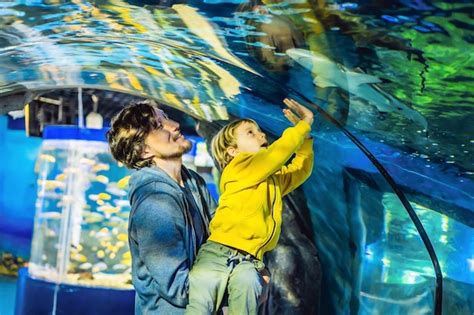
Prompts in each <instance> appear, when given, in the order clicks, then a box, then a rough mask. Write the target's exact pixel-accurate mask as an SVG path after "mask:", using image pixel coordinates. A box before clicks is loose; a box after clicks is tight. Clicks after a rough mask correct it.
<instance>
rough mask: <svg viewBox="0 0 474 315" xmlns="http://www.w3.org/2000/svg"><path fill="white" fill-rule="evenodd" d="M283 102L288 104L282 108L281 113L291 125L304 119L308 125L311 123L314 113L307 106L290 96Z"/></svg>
mask: <svg viewBox="0 0 474 315" xmlns="http://www.w3.org/2000/svg"><path fill="white" fill-rule="evenodd" d="M283 103H285V105H286V106H288V108H285V109H283V114H284V115H285V117H286V118H287V119H288V120H289V121H290V122H291V123H292V124H293V125H296V124H297V123H298V122H299V121H300V120H304V121H306V122H307V123H308V124H309V125H310V126H311V125H312V124H313V118H314V115H313V112H312V111H310V110H309V109H308V108H306V107H304V106H303V105H301V104H300V103H298V102H297V101H295V100H293V99H291V98H285V99H284V100H283Z"/></svg>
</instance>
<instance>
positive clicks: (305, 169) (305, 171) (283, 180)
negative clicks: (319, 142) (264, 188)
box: [275, 139, 314, 196]
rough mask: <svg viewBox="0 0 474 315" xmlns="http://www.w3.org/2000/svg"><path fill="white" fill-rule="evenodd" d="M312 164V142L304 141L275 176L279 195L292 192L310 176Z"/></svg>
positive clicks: (309, 140)
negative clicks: (287, 163)
mask: <svg viewBox="0 0 474 315" xmlns="http://www.w3.org/2000/svg"><path fill="white" fill-rule="evenodd" d="M313 164H314V153H313V140H312V139H306V140H305V141H304V142H303V145H302V146H301V147H300V148H299V149H298V151H296V155H295V157H294V158H293V160H292V161H291V163H290V164H289V165H287V166H283V167H282V168H281V170H280V171H279V172H277V173H276V174H275V176H276V177H277V178H278V180H279V181H280V185H281V194H282V196H285V195H286V194H288V193H290V192H292V191H293V190H294V189H296V188H297V187H298V186H299V185H301V184H302V183H304V181H305V180H306V179H308V177H309V176H310V175H311V172H312V170H313Z"/></svg>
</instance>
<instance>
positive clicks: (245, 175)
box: [223, 99, 313, 186]
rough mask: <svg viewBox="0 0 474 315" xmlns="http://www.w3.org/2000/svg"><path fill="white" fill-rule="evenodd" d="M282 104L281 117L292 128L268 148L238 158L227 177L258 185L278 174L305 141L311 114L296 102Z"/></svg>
mask: <svg viewBox="0 0 474 315" xmlns="http://www.w3.org/2000/svg"><path fill="white" fill-rule="evenodd" d="M284 103H285V104H286V105H287V106H288V109H284V110H283V113H284V115H285V117H286V118H287V119H288V120H289V121H290V122H292V123H293V124H294V125H295V126H294V127H290V128H287V129H286V130H285V131H284V132H283V134H282V136H281V137H280V138H278V139H277V140H276V141H275V142H273V143H272V144H271V145H270V146H269V147H268V148H266V149H262V150H260V151H259V152H257V153H255V154H248V155H243V156H241V157H240V158H238V160H237V161H235V162H234V163H233V167H232V170H233V171H232V174H229V176H233V177H234V178H240V179H241V180H243V181H246V182H247V183H248V185H249V186H253V185H255V184H257V183H260V182H262V181H263V180H265V179H266V178H268V177H269V176H270V175H273V174H275V173H276V172H278V171H279V170H280V169H281V168H282V166H283V165H284V164H285V163H286V162H287V161H288V160H289V159H290V158H291V157H292V156H293V154H294V153H295V152H296V151H297V150H298V149H299V148H300V146H301V145H302V144H303V141H304V139H305V138H308V137H309V132H310V131H311V124H312V122H313V113H312V112H311V111H310V110H309V109H307V108H306V107H304V106H302V105H300V104H299V103H297V102H296V101H293V100H290V99H285V100H284ZM223 176H224V175H223Z"/></svg>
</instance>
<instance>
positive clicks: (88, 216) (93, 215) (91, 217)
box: [82, 211, 104, 223]
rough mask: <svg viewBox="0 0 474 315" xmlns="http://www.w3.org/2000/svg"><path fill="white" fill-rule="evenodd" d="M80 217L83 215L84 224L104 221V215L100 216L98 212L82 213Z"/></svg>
mask: <svg viewBox="0 0 474 315" xmlns="http://www.w3.org/2000/svg"><path fill="white" fill-rule="evenodd" d="M82 215H83V217H84V221H86V223H98V222H102V221H103V220H104V215H103V214H100V213H98V212H92V211H83V212H82Z"/></svg>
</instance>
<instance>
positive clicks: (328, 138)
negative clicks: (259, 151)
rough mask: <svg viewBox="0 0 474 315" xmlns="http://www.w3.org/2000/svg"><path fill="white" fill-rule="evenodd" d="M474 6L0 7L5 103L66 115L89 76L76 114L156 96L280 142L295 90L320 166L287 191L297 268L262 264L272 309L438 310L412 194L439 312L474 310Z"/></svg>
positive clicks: (286, 249)
mask: <svg viewBox="0 0 474 315" xmlns="http://www.w3.org/2000/svg"><path fill="white" fill-rule="evenodd" d="M470 10H472V5H471V4H470V3H465V2H462V1H461V2H449V3H448V2H434V1H433V2H427V1H421V2H420V1H417V2H410V1H388V2H387V3H386V2H381V3H376V2H374V1H359V2H352V3H348V2H342V1H327V2H324V1H318V2H313V1H305V0H301V1H264V2H263V3H260V2H259V3H254V2H251V3H247V2H243V1H228V2H226V1H214V0H207V1H204V2H199V1H189V2H187V3H181V4H174V5H172V3H171V5H170V4H169V3H168V2H167V1H161V2H159V3H158V1H112V0H111V1H79V0H78V1H71V2H64V1H55V0H50V1H9V2H3V3H1V4H0V95H1V97H2V98H1V104H0V105H1V107H0V110H1V111H2V113H7V112H12V111H15V110H21V109H22V108H23V106H24V105H25V104H27V103H30V113H29V115H30V120H33V121H36V123H32V124H31V127H35V126H41V125H44V124H48V123H52V122H54V123H75V117H76V115H77V101H76V100H77V93H75V92H74V90H75V89H76V88H78V87H81V88H82V89H84V91H85V95H86V96H84V103H85V107H84V115H86V114H88V113H89V112H91V111H92V110H93V106H92V105H91V104H92V103H91V100H90V94H87V91H92V92H93V93H95V94H98V95H100V96H99V106H98V107H97V112H98V113H100V114H101V115H103V117H104V118H105V119H106V120H107V119H110V117H111V116H112V115H113V114H114V113H115V112H117V111H118V110H119V109H120V108H121V107H122V106H124V104H125V103H126V102H127V101H128V100H130V99H133V98H134V97H150V98H153V99H156V100H157V101H158V102H160V103H162V104H164V105H166V106H168V107H170V108H174V109H177V110H178V111H179V112H182V113H184V114H185V115H181V116H179V115H180V114H179V112H177V113H176V114H177V115H178V117H181V118H182V123H183V124H184V125H186V123H184V121H185V120H187V121H188V122H189V124H190V125H193V123H192V120H191V121H190V118H189V117H193V118H194V119H195V120H198V121H200V124H199V125H200V132H201V134H203V135H204V136H207V137H209V136H210V134H212V130H215V128H217V126H219V125H220V124H221V123H222V122H221V120H227V119H231V118H232V117H249V118H252V119H255V120H256V121H257V122H258V123H259V125H260V126H261V127H262V128H263V129H264V130H265V131H266V132H267V133H268V134H270V135H273V136H278V135H280V134H281V132H282V131H283V130H284V128H286V127H287V126H289V123H288V122H287V121H285V118H284V117H283V115H282V114H281V108H282V103H281V101H282V99H283V98H284V97H286V96H291V97H295V98H296V99H298V100H300V101H301V102H303V103H305V104H307V105H308V106H310V107H311V108H312V109H313V110H314V112H315V113H317V114H316V116H317V121H316V122H315V124H314V127H313V132H312V135H313V137H314V138H315V147H314V149H315V167H314V171H313V174H312V176H311V178H310V179H309V180H308V181H307V182H306V183H305V184H304V185H303V187H302V188H301V191H299V192H297V193H296V194H295V195H294V196H291V197H290V198H288V201H287V205H286V206H287V208H288V209H287V210H288V211H287V212H286V215H288V218H287V220H286V221H284V222H285V223H284V227H283V234H282V239H281V240H280V245H279V248H277V249H276V250H275V251H274V252H272V253H271V254H270V255H271V256H274V257H273V258H272V259H275V260H274V261H277V258H278V255H282V256H280V257H286V258H287V261H288V262H289V263H288V264H286V265H284V264H274V265H271V263H270V268H272V270H273V271H274V274H273V280H274V283H275V286H276V287H275V290H277V291H276V292H280V295H275V296H274V299H273V300H272V299H271V301H270V302H271V303H270V306H269V309H268V312H269V313H285V312H287V313H292V314H294V313H297V312H301V313H302V314H307V313H312V312H315V304H317V302H315V299H316V297H317V296H318V295H320V310H321V313H322V314H346V313H351V314H355V313H360V314H373V313H381V312H384V311H387V312H394V313H401V312H408V313H414V314H431V313H434V311H435V304H436V303H435V296H436V295H435V291H436V289H437V288H438V290H440V285H439V280H440V279H438V284H437V279H436V277H435V274H436V272H435V269H434V267H433V262H432V261H431V259H430V255H429V253H428V249H427V247H426V246H425V244H424V243H423V241H422V240H421V237H420V232H419V230H418V229H417V228H416V227H415V224H414V223H413V220H412V218H411V217H410V216H409V215H408V213H407V204H406V202H409V204H408V207H409V208H410V206H411V208H412V209H413V210H414V212H415V213H416V214H417V216H418V217H419V219H420V221H421V223H422V225H423V227H424V230H425V231H426V233H427V236H428V237H429V240H430V242H431V244H432V245H433V248H434V252H435V253H436V256H437V259H438V260H439V265H440V269H441V272H442V278H443V286H442V289H443V290H442V293H443V294H442V299H443V300H442V302H443V303H442V307H443V312H444V313H445V314H472V313H473V312H474V305H473V301H472V296H474V236H473V226H474V215H473V211H474V206H473V205H474V202H473V196H474V185H473V182H472V181H473V174H474V173H473V172H474V163H473V162H474V161H473V158H472V156H473V154H472V153H473V146H474V140H473V138H472V135H473V134H474V125H473V124H472V123H471V122H472V120H473V118H474V117H473V115H474V112H473V111H472V106H473V95H472V92H471V91H472V90H473V84H472V83H473V79H472V78H473V67H472V58H473V56H472V52H471V51H472V49H471V48H472V47H471V46H472V36H473V34H472V22H471V21H470V19H469V16H468V13H467V12H469V11H470ZM469 47H471V48H469ZM71 89H72V90H71ZM58 91H59V92H58ZM60 91H73V92H60ZM100 91H102V92H100ZM107 91H109V92H107ZM124 94H128V95H129V96H124ZM107 95H109V96H110V97H108V96H107ZM118 95H120V97H119V96H118ZM61 97H62V98H61ZM46 99H52V100H62V101H64V103H63V105H64V108H63V107H61V106H62V105H60V106H59V107H61V108H63V109H64V111H63V115H62V117H58V115H57V111H55V110H51V112H52V113H54V114H51V115H49V116H48V115H47V113H48V110H47V108H49V107H51V106H53V107H54V106H58V105H54V104H53V105H51V104H49V105H47V104H48V102H47V100H46ZM48 106H49V107H48ZM55 108H56V107H55ZM33 109H38V112H35V111H34V110H33ZM38 113H41V114H42V115H37V114H38ZM17 114H18V113H17ZM12 115H14V114H12ZM185 117H187V118H185ZM37 129H38V130H31V131H32V132H33V134H34V133H35V132H38V133H40V132H41V128H37ZM348 136H349V137H348ZM351 137H355V140H356V141H355V142H354V141H353V140H354V139H352V138H351ZM361 145H363V147H365V148H366V149H367V150H368V152H370V154H371V155H369V157H370V158H369V157H368V156H367V155H366V154H364V151H363V150H362V149H361ZM374 163H375V164H374ZM377 163H380V165H381V166H382V167H383V169H384V170H385V171H386V172H387V173H385V172H384V171H381V169H380V168H377V167H376V166H375V165H377ZM386 174H388V175H389V177H387V176H385V175H386ZM390 178H391V179H393V181H394V182H395V184H396V186H393V185H391V182H390ZM7 184H8V183H5V184H4V185H7ZM0 187H1V186H0ZM394 189H395V190H394ZM400 193H401V194H402V196H404V197H400ZM2 194H3V193H2ZM400 198H401V199H400ZM404 198H406V199H404ZM3 206H4V207H5V209H6V206H7V205H6V204H3ZM2 211H4V210H3V209H2ZM285 228H286V229H285ZM316 255H318V257H319V259H316V258H315V257H316ZM297 258H299V259H297ZM319 271H322V273H320V272H319ZM321 274H322V285H321V291H320V292H317V289H316V288H314V287H313V286H312V285H314V283H315V282H313V283H312V282H311V281H316V282H317V281H318V277H321ZM296 279H298V281H299V280H301V281H303V280H304V279H306V282H304V281H303V282H298V285H296V284H295V283H296V281H293V280H296ZM310 280H311V281H310ZM301 283H303V284H301ZM284 289H288V290H289V292H291V293H292V294H294V295H292V294H290V295H284V294H281V292H283V290H284ZM278 290H281V291H278ZM312 298H313V299H312Z"/></svg>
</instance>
